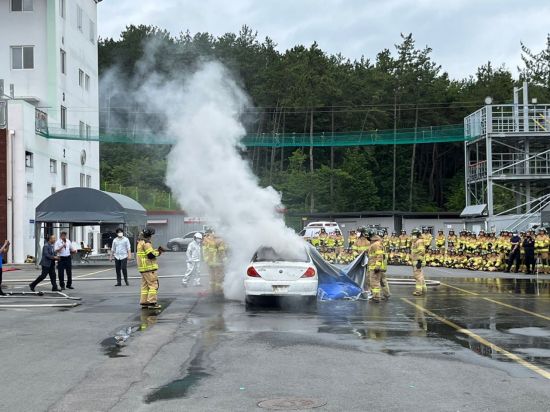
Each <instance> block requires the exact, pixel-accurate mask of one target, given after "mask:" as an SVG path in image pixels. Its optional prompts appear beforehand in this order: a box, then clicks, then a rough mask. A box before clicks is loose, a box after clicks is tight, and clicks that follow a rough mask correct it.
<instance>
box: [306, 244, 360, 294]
mask: <svg viewBox="0 0 550 412" xmlns="http://www.w3.org/2000/svg"><path fill="white" fill-rule="evenodd" d="M309 254H310V255H311V259H312V260H313V263H314V264H315V267H316V268H317V275H318V276H319V291H318V294H317V298H318V299H319V300H336V299H357V298H358V297H359V296H360V295H361V293H362V292H363V290H362V288H361V287H360V286H359V285H361V284H362V282H363V276H364V269H365V268H364V266H363V264H364V260H365V256H364V254H361V255H360V256H359V257H358V258H357V259H355V260H354V261H353V262H352V263H350V264H349V265H348V266H346V267H344V268H342V269H341V268H338V267H337V266H335V265H332V264H330V263H328V262H327V261H326V260H324V259H323V258H322V256H321V255H320V254H319V252H318V251H317V249H315V248H314V247H310V250H309Z"/></svg>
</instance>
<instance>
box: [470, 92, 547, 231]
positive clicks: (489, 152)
mask: <svg viewBox="0 0 550 412" xmlns="http://www.w3.org/2000/svg"><path fill="white" fill-rule="evenodd" d="M485 104H486V105H485V106H484V107H482V108H481V109H479V110H477V111H476V112H474V113H472V114H470V115H469V116H467V117H466V118H465V119H464V134H465V144H464V162H465V164H464V170H465V192H466V206H467V208H466V209H470V211H472V210H476V209H477V210H478V212H480V213H479V214H484V215H486V226H487V229H496V230H502V229H508V230H515V229H518V230H523V229H526V228H528V227H529V226H531V225H534V224H538V223H540V216H541V215H540V212H541V210H543V209H544V208H545V207H546V206H548V205H549V204H550V105H547V104H537V101H536V99H533V100H532V101H531V102H529V95H528V85H527V83H526V82H524V83H523V87H521V88H514V100H513V103H512V104H493V102H492V99H491V98H490V97H488V98H487V99H486V100H485ZM466 209H465V210H466ZM481 212H482V213H481Z"/></svg>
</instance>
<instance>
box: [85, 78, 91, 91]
mask: <svg viewBox="0 0 550 412" xmlns="http://www.w3.org/2000/svg"><path fill="white" fill-rule="evenodd" d="M84 88H85V89H86V91H89V90H90V76H89V75H86V76H85V77H84Z"/></svg>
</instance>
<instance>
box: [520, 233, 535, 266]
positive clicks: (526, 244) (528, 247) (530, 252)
mask: <svg viewBox="0 0 550 412" xmlns="http://www.w3.org/2000/svg"><path fill="white" fill-rule="evenodd" d="M522 246H523V251H524V252H525V269H526V270H525V273H526V274H531V273H535V263H536V261H535V238H534V233H533V232H532V231H529V232H527V237H526V238H525V240H524V241H523V245H522Z"/></svg>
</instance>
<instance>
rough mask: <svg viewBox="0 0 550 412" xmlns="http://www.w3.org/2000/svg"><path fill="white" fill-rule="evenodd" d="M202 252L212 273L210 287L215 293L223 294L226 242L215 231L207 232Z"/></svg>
mask: <svg viewBox="0 0 550 412" xmlns="http://www.w3.org/2000/svg"><path fill="white" fill-rule="evenodd" d="M202 245H203V246H202V252H203V257H204V261H205V263H206V265H207V266H208V273H209V275H210V288H211V291H212V294H213V295H223V278H224V276H223V275H224V270H223V263H224V260H225V254H226V250H225V243H224V242H223V240H222V239H220V238H219V237H218V236H216V235H215V234H214V233H213V232H209V233H207V234H206V236H205V238H204V240H203V244H202Z"/></svg>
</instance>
